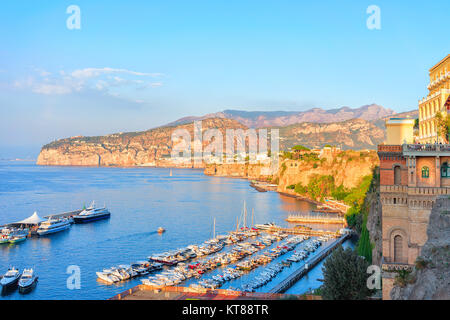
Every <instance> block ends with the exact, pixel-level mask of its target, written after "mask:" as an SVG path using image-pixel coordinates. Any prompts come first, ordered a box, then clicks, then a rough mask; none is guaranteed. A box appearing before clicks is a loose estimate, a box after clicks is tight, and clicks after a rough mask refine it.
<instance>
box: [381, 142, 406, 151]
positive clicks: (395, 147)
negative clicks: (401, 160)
mask: <svg viewBox="0 0 450 320" xmlns="http://www.w3.org/2000/svg"><path fill="white" fill-rule="evenodd" d="M378 152H391V153H392V152H395V153H401V152H402V146H399V145H386V144H379V145H378Z"/></svg>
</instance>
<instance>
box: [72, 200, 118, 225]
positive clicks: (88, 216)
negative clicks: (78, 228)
mask: <svg viewBox="0 0 450 320" xmlns="http://www.w3.org/2000/svg"><path fill="white" fill-rule="evenodd" d="M110 216H111V213H110V212H109V211H108V209H106V207H103V208H95V204H94V203H92V205H91V206H90V207H89V208H86V209H84V210H83V211H81V212H80V214H78V215H76V216H74V217H73V221H74V222H75V223H87V222H92V221H97V220H101V219H108V218H109V217H110Z"/></svg>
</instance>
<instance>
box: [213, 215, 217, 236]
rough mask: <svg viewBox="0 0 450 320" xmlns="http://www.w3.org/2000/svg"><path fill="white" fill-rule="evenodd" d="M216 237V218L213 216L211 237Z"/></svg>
mask: <svg viewBox="0 0 450 320" xmlns="http://www.w3.org/2000/svg"><path fill="white" fill-rule="evenodd" d="M215 238H216V218H214V228H213V239H215Z"/></svg>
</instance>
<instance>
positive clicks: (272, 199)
mask: <svg viewBox="0 0 450 320" xmlns="http://www.w3.org/2000/svg"><path fill="white" fill-rule="evenodd" d="M7 165H8V166H11V167H10V168H8V172H11V177H9V176H8V175H6V174H5V173H4V172H5V171H2V170H1V168H2V167H1V163H0V177H1V178H2V180H3V181H6V182H7V183H8V189H12V190H16V191H17V190H22V191H21V192H15V193H14V194H11V193H9V194H8V193H7V192H6V189H3V190H2V189H1V188H2V185H1V184H0V200H3V201H1V203H2V205H3V207H2V209H1V210H0V224H2V225H5V224H7V223H8V222H10V221H20V220H21V219H23V212H33V211H34V210H36V209H39V211H40V212H50V213H51V212H53V214H47V215H46V217H47V216H50V217H53V218H56V217H57V214H58V212H68V211H69V210H66V209H67V208H76V207H80V204H83V203H84V202H85V201H86V199H92V198H93V195H94V196H95V198H96V199H101V201H102V202H103V201H106V202H107V203H108V209H109V210H110V211H111V212H113V214H112V215H111V217H110V219H103V220H99V221H97V222H95V223H87V224H77V225H72V227H70V228H69V229H68V230H64V231H61V232H57V233H54V234H50V235H48V236H42V237H39V236H36V237H34V236H33V237H31V238H27V240H26V241H24V242H22V243H20V244H17V245H10V244H3V245H0V255H1V257H0V272H5V271H6V270H7V269H8V268H9V267H10V266H16V267H17V268H20V270H22V271H23V270H24V269H30V268H31V269H33V270H35V272H38V275H39V281H38V283H37V285H36V286H35V288H34V289H33V290H32V291H31V292H29V293H28V294H24V295H22V294H20V293H19V291H18V290H15V291H13V292H12V293H10V294H8V295H5V296H2V297H0V299H108V298H111V297H113V296H115V295H116V294H119V293H121V292H124V291H126V290H128V289H130V288H133V287H136V286H139V285H142V280H144V279H148V278H149V277H151V276H153V277H156V275H159V274H161V276H159V277H158V278H161V277H164V276H165V277H167V276H170V278H171V280H172V281H173V280H175V281H178V280H177V279H176V278H175V277H172V274H173V272H171V271H172V270H173V269H175V268H180V269H182V268H184V267H186V269H187V270H195V271H197V273H198V272H199V271H200V273H198V274H199V275H200V277H198V276H197V278H196V277H191V278H188V279H185V280H183V281H181V282H180V283H179V284H177V287H180V288H181V287H186V288H191V289H190V290H192V287H191V284H192V285H193V287H194V290H196V289H195V285H196V284H199V282H202V283H200V285H203V284H207V283H203V281H202V280H208V279H211V280H218V279H221V278H224V279H225V278H228V279H229V280H225V281H220V280H218V281H220V282H221V283H220V289H219V287H217V288H216V289H215V290H225V291H230V292H231V291H232V289H233V288H234V289H238V288H239V289H242V288H243V286H244V285H247V284H256V278H261V280H264V277H265V275H263V274H262V273H263V271H265V269H266V268H267V270H268V271H271V272H278V271H276V270H277V268H279V267H277V266H276V265H278V264H281V263H282V262H283V261H284V260H286V261H288V259H291V258H292V259H297V257H296V256H294V257H291V256H292V255H294V254H295V253H296V251H301V250H303V246H304V245H306V244H307V243H308V242H310V241H311V240H314V238H315V237H320V236H322V235H326V234H327V233H328V232H330V233H332V234H335V233H336V232H335V231H334V230H333V231H327V229H325V228H324V229H323V232H321V233H318V234H317V235H310V236H309V239H308V240H306V239H305V240H304V241H302V242H301V243H299V244H297V245H296V247H295V248H294V249H293V250H291V251H287V252H285V253H283V254H278V256H276V257H275V255H274V257H264V256H267V255H268V254H269V253H275V252H270V250H272V249H276V250H280V252H281V249H283V248H282V247H281V245H283V246H284V245H286V244H287V243H285V241H288V240H289V239H290V238H294V237H296V236H308V235H306V234H301V233H299V232H298V231H297V232H296V231H295V230H289V229H293V228H294V226H289V224H288V223H287V222H286V221H285V220H284V219H286V218H287V217H288V215H289V213H290V212H303V213H308V212H310V211H311V210H313V209H314V208H315V206H313V205H312V204H311V203H309V202H302V201H299V200H296V199H293V198H290V197H284V196H282V195H279V194H278V193H275V192H265V193H260V192H257V191H256V190H254V189H253V188H251V187H249V186H248V181H246V180H240V179H232V178H230V179H227V178H216V177H208V176H204V175H203V173H202V171H200V170H195V169H194V170H190V169H173V176H172V177H170V178H169V177H168V174H167V170H163V169H157V168H155V169H152V168H125V169H124V168H58V167H55V168H51V167H50V168H42V167H37V166H35V165H33V164H29V163H27V164H20V163H15V164H10V163H8V164H7ZM2 172H3V173H2ZM26 172H32V173H33V174H32V176H33V177H37V178H36V180H34V179H33V180H28V176H31V175H26V174H24V173H26ZM106 172H107V175H106V174H105V173H106ZM56 173H57V175H56ZM17 177H21V178H20V179H18V178H17ZM55 177H58V178H57V180H55ZM8 181H9V182H8ZM16 181H17V182H16ZM60 181H64V182H63V183H64V184H63V185H61V182H60ZM68 181H70V182H68ZM30 186H32V188H30ZM53 188H58V191H56V190H53ZM36 190H46V191H45V193H37V191H36ZM174 195H176V198H177V201H176V202H174V201H173V197H174ZM6 199H8V201H6ZM218 201H220V203H221V204H222V205H221V207H220V208H218V207H217V203H218ZM244 201H245V202H246V207H247V208H249V211H250V212H249V214H247V215H246V219H245V220H246V223H245V224H246V226H247V227H248V230H245V229H241V228H242V227H243V226H244V216H241V217H240V218H239V217H237V216H238V215H239V214H240V213H242V211H243V204H244ZM251 209H254V210H253V211H254V214H252V210H251ZM70 211H74V210H70ZM4 213H8V214H7V215H6V214H4ZM2 214H3V215H2ZM67 216H70V215H65V217H67ZM61 217H63V216H61ZM236 218H238V220H240V221H239V229H238V230H236V229H237V228H236V224H237V223H236ZM252 218H253V219H252ZM214 220H216V223H215V225H214ZM252 220H253V223H252ZM267 221H271V222H273V225H275V226H276V227H279V228H281V229H285V230H286V232H283V233H286V235H287V236H286V235H284V236H283V237H284V238H283V239H281V240H275V241H272V244H270V245H267V244H264V242H263V240H264V241H266V242H267V243H269V242H268V241H267V240H268V239H270V237H272V236H273V233H272V232H267V231H262V230H261V231H259V232H258V234H257V235H256V236H251V237H247V238H246V239H242V240H241V241H237V242H234V243H233V238H238V236H239V234H242V232H244V233H245V232H248V234H250V233H252V232H255V230H252V228H251V226H252V225H253V226H254V227H256V226H257V225H264V224H266V223H265V222H267ZM160 227H162V228H163V229H165V232H163V233H158V232H157V230H158V228H160ZM290 232H292V233H290ZM304 232H306V229H305V231H304ZM274 233H277V232H276V230H275V232H274ZM280 234H281V232H280ZM230 235H231V236H232V238H231V239H227V238H224V236H227V237H229V236H230ZM265 237H266V238H265ZM216 238H217V239H218V242H215V241H213V242H210V243H208V244H207V243H205V241H210V240H212V239H216ZM208 239H209V240H208ZM294 239H295V238H294ZM333 239H334V238H331V239H330V241H332V240H333ZM257 242H261V244H262V245H264V246H266V247H265V248H262V247H261V246H260V247H261V248H260V247H256V246H255V245H256V244H257ZM220 243H223V247H222V245H221V244H220ZM323 245H325V243H324V244H323ZM188 246H198V247H199V249H201V248H203V249H207V250H210V249H214V247H215V248H216V249H220V247H222V248H221V249H220V250H218V251H217V252H211V253H210V254H207V255H203V256H197V257H191V258H189V259H188V260H185V261H178V263H177V264H173V265H172V266H171V265H170V263H171V262H173V261H170V259H169V260H167V261H164V262H166V264H162V269H161V270H152V269H151V268H150V269H148V267H149V266H151V265H153V266H154V267H155V266H156V267H158V264H157V263H158V262H156V261H153V260H152V261H149V260H148V258H149V257H158V256H162V254H164V253H171V254H172V253H173V254H175V253H176V251H178V249H185V248H187V247H188ZM203 246H204V247H203ZM277 246H280V248H277ZM238 249H239V250H240V252H241V253H242V254H243V255H246V256H245V257H243V258H242V259H239V260H236V261H235V262H231V261H230V262H229V263H228V262H227V259H228V258H231V256H228V254H230V253H232V252H234V254H235V255H237V252H238ZM207 250H206V251H205V250H203V251H204V252H207ZM214 250H215V249H214ZM255 250H256V251H255ZM252 251H255V252H253V253H251V252H252ZM245 252H247V253H245ZM180 254H181V256H179V257H178V259H179V260H182V259H183V257H182V256H184V257H185V258H187V257H188V254H189V252H188V251H186V252H179V253H178V255H180ZM191 254H192V253H191ZM315 254H317V252H311V253H310V254H309V257H313V256H314V255H315ZM124 257H126V258H125V259H124ZM162 258H163V259H164V258H174V257H171V256H168V257H164V256H163V257H162ZM219 258H220V259H221V261H220V264H221V265H220V266H217V262H218V259H219ZM270 258H272V260H271V261H269V260H270ZM252 260H254V261H252ZM264 261H267V262H264ZM199 262H200V263H203V267H204V268H203V269H204V270H202V268H196V269H189V265H192V267H194V266H195V265H196V264H197V263H199ZM213 262H216V264H215V265H214V264H213ZM288 262H289V261H288ZM303 262H304V260H299V262H292V261H290V264H291V266H287V265H286V266H283V268H282V269H281V271H279V272H278V273H276V275H275V274H274V276H273V277H272V278H271V280H270V281H268V282H267V283H266V284H265V285H262V286H260V287H258V288H255V289H254V290H255V292H253V293H252V292H249V294H257V293H264V292H266V293H267V292H268V291H269V290H270V289H271V288H272V287H274V286H276V285H277V284H278V283H279V282H280V281H282V280H283V279H285V278H286V277H287V276H288V275H289V274H291V273H292V271H293V270H295V269H296V268H298V267H299V266H301V264H302V263H303ZM183 263H184V264H185V266H183ZM256 263H258V265H256ZM237 264H239V269H238V266H237ZM253 264H254V265H253ZM72 265H76V266H78V267H79V268H80V270H81V272H82V277H81V289H80V290H70V289H68V288H67V285H66V282H67V279H68V277H69V276H70V273H69V274H68V273H67V272H68V270H70V269H68V268H69V267H70V266H72ZM112 267H116V268H119V267H121V268H123V269H125V270H126V269H130V267H131V269H132V270H133V271H134V272H136V273H139V275H137V276H136V275H134V276H133V277H130V278H128V279H126V280H120V281H117V280H116V279H114V278H113V277H111V280H110V281H113V282H112V284H109V283H107V282H105V281H103V280H100V279H98V275H97V272H103V271H104V269H111V268H112ZM208 268H209V269H208ZM241 268H242V269H241ZM245 269H251V270H245ZM269 269H270V270H269ZM109 271H113V272H114V271H115V270H109ZM147 272H148V273H147ZM163 272H170V273H171V274H169V275H168V274H163ZM201 272H203V274H201ZM240 274H241V275H240ZM237 275H240V276H237ZM123 276H124V275H122V277H123ZM221 276H223V277H221ZM232 276H234V277H235V278H232ZM267 276H269V274H267ZM109 277H110V275H107V278H109ZM125 277H126V276H125ZM213 277H214V278H215V279H214V278H213ZM318 277H320V275H319V276H318ZM105 279H106V278H105ZM155 280H158V279H155ZM208 282H209V281H208ZM309 289H310V285H309V284H306V285H305V286H300V287H298V288H297V289H296V292H295V293H296V294H302V293H304V292H306V291H307V290H309ZM197 290H210V289H203V288H198V289H197ZM242 292H243V291H242Z"/></svg>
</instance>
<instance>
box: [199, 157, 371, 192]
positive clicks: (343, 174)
mask: <svg viewBox="0 0 450 320" xmlns="http://www.w3.org/2000/svg"><path fill="white" fill-rule="evenodd" d="M378 164H379V160H378V157H377V155H376V152H375V151H370V152H358V151H343V152H340V153H339V154H337V155H336V156H334V157H323V158H321V160H289V159H282V158H280V163H279V168H278V171H277V172H276V173H275V174H272V171H271V170H270V167H269V165H267V164H234V163H233V164H220V165H219V164H210V165H207V166H206V168H205V174H208V175H215V176H227V177H239V178H245V179H252V180H262V181H270V182H273V183H277V184H278V188H277V191H278V192H284V193H293V191H292V190H291V189H289V188H288V186H291V185H295V184H297V183H299V182H301V183H302V185H307V184H308V182H309V181H310V178H311V177H312V176H314V175H333V177H334V179H335V184H336V185H341V184H342V185H344V187H346V188H353V187H356V186H358V185H359V183H360V182H361V178H362V177H364V176H368V175H371V174H372V171H373V169H374V167H375V166H377V165H378Z"/></svg>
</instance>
